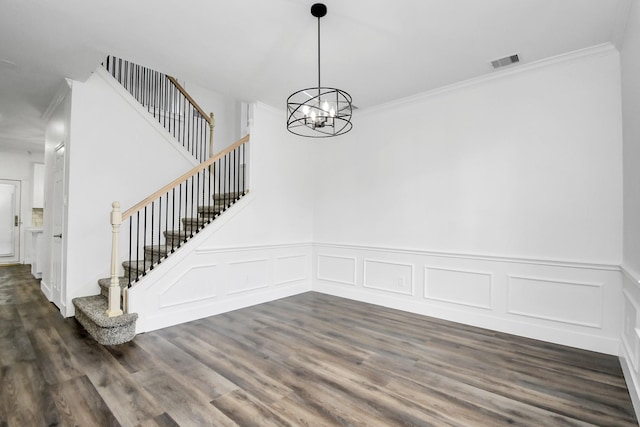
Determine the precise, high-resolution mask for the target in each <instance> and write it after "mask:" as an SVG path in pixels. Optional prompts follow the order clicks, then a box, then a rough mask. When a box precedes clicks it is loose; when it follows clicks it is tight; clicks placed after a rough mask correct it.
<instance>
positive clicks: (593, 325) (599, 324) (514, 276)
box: [507, 274, 604, 329]
mask: <svg viewBox="0 0 640 427" xmlns="http://www.w3.org/2000/svg"><path fill="white" fill-rule="evenodd" d="M511 279H520V280H529V281H532V282H546V283H560V284H564V285H573V286H582V287H590V288H598V289H599V291H600V298H599V300H600V305H601V306H602V298H603V296H604V286H603V285H602V284H599V283H586V282H575V281H569V280H559V279H550V278H541V277H535V276H521V275H517V274H509V275H507V292H508V294H509V295H511V291H512V288H511V286H512V282H511ZM510 301H511V299H510V298H507V313H509V314H515V315H518V316H526V317H533V318H534V319H542V320H549V321H552V322H560V323H567V324H569V325H576V326H586V327H589V328H595V329H602V308H601V310H600V320H599V322H597V323H588V322H577V321H573V320H569V319H563V318H560V317H553V316H543V315H541V314H536V313H528V312H526V311H519V310H514V309H512V308H511V305H510Z"/></svg>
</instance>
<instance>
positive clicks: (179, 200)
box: [178, 184, 182, 246]
mask: <svg viewBox="0 0 640 427" xmlns="http://www.w3.org/2000/svg"><path fill="white" fill-rule="evenodd" d="M181 225H182V184H180V191H179V194H178V246H180V245H181V243H182V238H181V236H180V226H181Z"/></svg>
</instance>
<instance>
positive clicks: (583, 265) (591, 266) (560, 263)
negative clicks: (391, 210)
mask: <svg viewBox="0 0 640 427" xmlns="http://www.w3.org/2000/svg"><path fill="white" fill-rule="evenodd" d="M313 246H314V247H316V248H336V249H348V250H360V251H371V252H388V253H397V254H404V255H421V256H434V257H440V258H460V259H470V260H476V261H491V262H508V263H516V264H533V265H542V266H547V267H564V268H579V269H586V270H605V271H620V266H619V265H616V264H596V263H590V262H577V261H564V260H551V259H546V260H544V259H534V258H515V257H508V256H504V255H483V254H464V253H455V252H437V251H428V250H418V249H399V248H387V247H374V246H364V245H353V244H343V243H313Z"/></svg>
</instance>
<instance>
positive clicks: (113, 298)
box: [107, 202, 122, 317]
mask: <svg viewBox="0 0 640 427" xmlns="http://www.w3.org/2000/svg"><path fill="white" fill-rule="evenodd" d="M111 206H112V207H113V210H112V211H111V227H112V228H113V230H112V231H113V234H112V236H111V283H110V284H109V306H108V308H107V316H109V317H116V316H121V315H122V309H121V308H120V291H121V289H120V279H119V278H118V245H119V235H120V224H122V212H120V202H113V204H112V205H111Z"/></svg>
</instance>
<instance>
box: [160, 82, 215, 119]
mask: <svg viewBox="0 0 640 427" xmlns="http://www.w3.org/2000/svg"><path fill="white" fill-rule="evenodd" d="M167 78H168V79H169V81H170V82H171V83H173V85H174V86H175V87H176V88H177V89H178V90H179V91H180V93H181V94H183V95H184V97H185V98H187V100H188V101H189V102H190V103H191V105H193V106H194V107H195V109H196V110H198V113H200V115H201V116H202V117H203V118H204V119H205V120H206V121H207V123H209V125H211V120H212V119H211V118H210V117H209V114H207V113H205V112H204V110H203V109H202V108H200V106H199V105H198V103H197V102H196V101H195V100H194V99H193V98H192V97H191V95H189V93H188V92H187V90H186V89H185V88H183V87H182V85H181V84H180V83H178V80H176V79H175V78H173V77H171V76H167Z"/></svg>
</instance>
